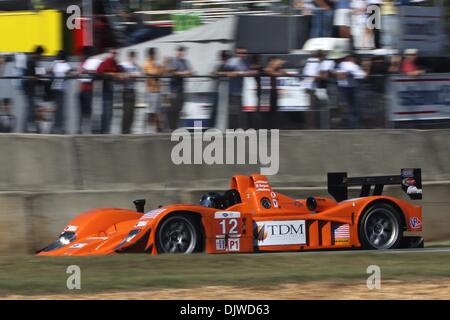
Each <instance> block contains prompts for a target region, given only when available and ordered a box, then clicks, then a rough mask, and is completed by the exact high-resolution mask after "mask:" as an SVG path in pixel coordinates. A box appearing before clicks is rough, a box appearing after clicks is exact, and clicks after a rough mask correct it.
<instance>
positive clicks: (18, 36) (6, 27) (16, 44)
mask: <svg viewBox="0 0 450 320" xmlns="http://www.w3.org/2000/svg"><path fill="white" fill-rule="evenodd" d="M0 39H2V41H0V52H31V51H33V50H34V48H35V47H36V46H38V45H41V46H43V47H44V49H45V55H48V56H53V55H56V53H57V52H58V51H59V50H61V49H62V43H63V40H62V14H61V12H59V11H57V10H42V11H15V12H3V13H0Z"/></svg>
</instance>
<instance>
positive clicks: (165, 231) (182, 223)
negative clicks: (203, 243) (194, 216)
mask: <svg viewBox="0 0 450 320" xmlns="http://www.w3.org/2000/svg"><path fill="white" fill-rule="evenodd" d="M159 243H160V245H161V248H162V251H163V252H164V253H192V252H193V251H194V249H195V245H196V243H197V234H196V232H195V229H194V226H193V225H192V224H191V223H190V222H189V221H188V220H187V219H185V218H180V217H174V218H170V219H168V220H166V221H165V222H164V223H163V224H162V226H161V229H160V232H159Z"/></svg>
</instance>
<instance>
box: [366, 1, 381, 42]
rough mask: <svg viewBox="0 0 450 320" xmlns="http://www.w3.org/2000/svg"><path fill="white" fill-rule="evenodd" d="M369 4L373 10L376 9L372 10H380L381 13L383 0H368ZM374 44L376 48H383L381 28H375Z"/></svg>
mask: <svg viewBox="0 0 450 320" xmlns="http://www.w3.org/2000/svg"><path fill="white" fill-rule="evenodd" d="M367 2H368V4H369V8H371V10H375V11H372V12H380V13H381V14H383V13H382V11H381V2H382V0H367ZM381 23H384V22H383V18H381ZM372 31H373V44H374V48H375V49H379V48H381V32H380V28H373V29H372Z"/></svg>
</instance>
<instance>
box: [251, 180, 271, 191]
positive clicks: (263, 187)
mask: <svg viewBox="0 0 450 320" xmlns="http://www.w3.org/2000/svg"><path fill="white" fill-rule="evenodd" d="M255 189H256V191H272V190H271V188H270V184H269V182H268V181H265V180H257V181H255Z"/></svg>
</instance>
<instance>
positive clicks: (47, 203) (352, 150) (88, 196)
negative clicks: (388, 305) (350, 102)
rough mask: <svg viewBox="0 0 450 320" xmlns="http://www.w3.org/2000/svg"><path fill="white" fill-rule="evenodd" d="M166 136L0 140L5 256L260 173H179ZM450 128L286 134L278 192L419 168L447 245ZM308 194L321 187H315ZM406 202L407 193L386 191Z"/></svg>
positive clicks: (0, 240) (431, 236)
mask: <svg viewBox="0 0 450 320" xmlns="http://www.w3.org/2000/svg"><path fill="white" fill-rule="evenodd" d="M174 145H175V142H171V141H170V136H169V135H149V136H127V137H123V136H64V137H59V136H22V135H0V254H14V253H30V252H33V251H34V250H36V249H38V248H40V247H42V246H43V245H46V244H48V243H49V242H50V241H52V240H53V239H54V238H55V237H56V236H57V235H58V233H59V232H61V228H62V227H63V226H64V225H65V224H66V223H67V222H68V221H69V220H70V219H71V218H73V217H74V216H75V215H77V214H78V213H79V212H81V211H84V210H87V209H90V208H95V207H128V208H132V207H133V205H132V200H134V199H136V198H147V199H148V201H149V204H150V205H149V208H150V207H156V206H158V205H159V204H168V203H174V202H188V203H195V202H197V201H198V198H199V195H200V194H202V193H203V192H205V191H207V190H221V189H226V188H227V187H228V183H229V178H230V176H232V175H234V174H250V173H253V172H258V171H259V166H258V165H212V166H207V165H179V166H176V165H174V164H173V163H172V161H171V158H170V154H171V151H172V147H173V146H174ZM449 159H450V130H430V131H417V130H388V131H384V130H383V131H382V130H370V131H364V130H362V131H301V132H282V133H280V159H279V161H280V170H279V173H278V174H277V175H275V176H272V177H269V179H270V181H271V182H272V184H273V185H274V187H275V188H278V190H280V191H282V192H285V193H287V194H290V195H292V196H295V197H298V198H301V197H305V196H309V195H325V194H326V190H325V189H324V186H325V183H326V173H327V172H328V171H348V172H349V173H350V175H375V174H396V173H399V170H400V168H402V167H421V168H422V169H423V176H424V180H425V181H427V182H428V183H427V184H426V186H425V187H424V200H423V201H420V202H416V203H417V204H422V205H423V206H424V225H425V230H424V235H425V237H426V239H427V240H428V241H430V240H442V239H450V182H449V181H450V161H449ZM308 187H317V188H311V189H309V188H308ZM388 192H390V193H392V194H393V195H395V196H400V197H402V196H404V195H403V194H402V192H401V191H400V188H389V190H388Z"/></svg>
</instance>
